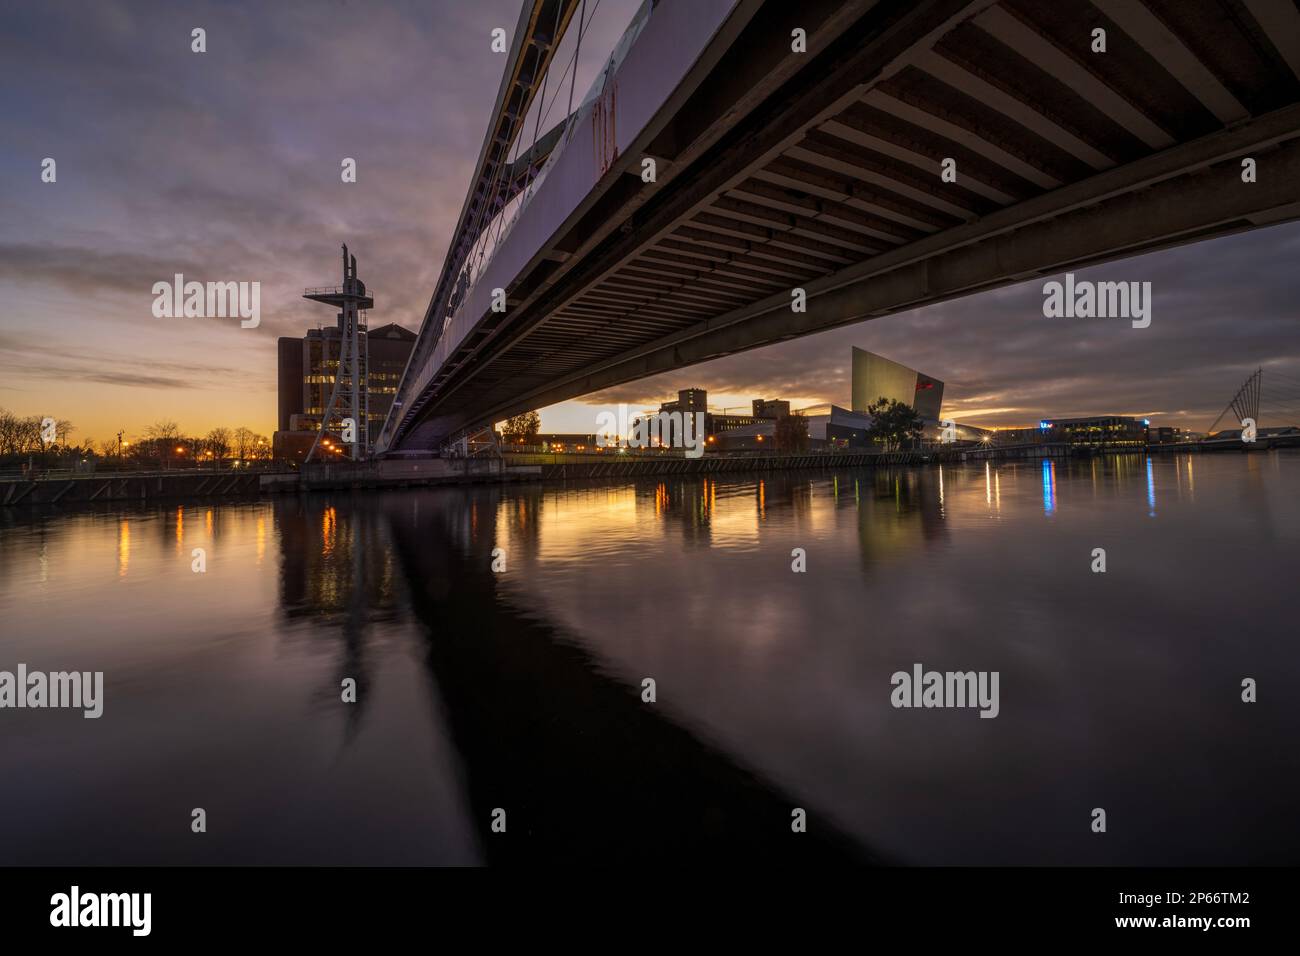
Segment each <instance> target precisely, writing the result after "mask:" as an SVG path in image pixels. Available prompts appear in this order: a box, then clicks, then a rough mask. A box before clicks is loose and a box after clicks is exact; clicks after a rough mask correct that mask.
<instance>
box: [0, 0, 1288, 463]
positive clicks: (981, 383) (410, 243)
mask: <svg viewBox="0 0 1300 956" xmlns="http://www.w3.org/2000/svg"><path fill="white" fill-rule="evenodd" d="M638 5H639V4H638V3H634V2H631V0H602V2H601V3H600V5H599V7H598V8H597V10H596V12H595V14H594V16H593V18H592V25H591V28H590V32H589V33H588V34H587V36H586V38H585V39H584V40H583V47H582V56H581V58H580V69H579V74H578V76H579V79H578V87H579V92H578V97H577V98H578V99H580V98H581V94H582V91H583V90H585V88H586V86H587V85H588V84H589V83H590V81H591V79H592V77H593V76H594V75H595V73H596V72H597V71H598V69H599V68H600V67H601V66H602V65H603V63H604V60H605V57H606V55H607V54H608V52H609V51H610V49H611V48H612V46H613V44H614V41H615V40H616V38H617V37H618V36H619V34H621V32H622V30H623V28H624V26H625V25H626V24H627V22H628V21H629V19H630V18H631V16H632V13H633V11H634V10H635V9H636V7H637V6H638ZM589 6H590V4H589ZM518 10H519V4H518V0H476V2H473V3H467V2H455V0H443V2H432V0H423V2H414V0H412V2H400V0H394V2H389V3H383V2H376V3H367V4H365V5H361V4H357V3H348V2H340V0H332V2H331V0H317V2H310V3H308V2H293V0H279V2H275V3H261V2H258V3H238V2H223V3H212V4H209V5H206V6H205V5H202V4H198V5H195V4H191V5H189V6H188V7H186V8H185V9H178V8H177V7H176V6H175V5H173V4H170V3H165V2H157V3H153V2H136V0H132V2H127V0H120V2H114V0H102V2H96V3H82V2H62V0H47V2H43V3H40V4H27V5H21V6H18V5H14V6H13V7H12V8H11V9H10V10H9V12H8V13H7V14H6V17H7V22H6V27H5V31H4V33H3V35H2V36H0V61H2V62H3V63H4V64H5V68H4V70H3V72H2V74H0V108H2V109H3V115H4V117H5V122H4V148H3V150H0V283H2V284H3V288H4V290H5V305H4V309H3V314H2V315H0V407H4V408H7V409H10V410H11V411H14V412H17V413H20V414H23V415H42V416H44V415H50V416H53V417H56V418H60V419H68V420H70V421H72V422H73V423H74V425H75V426H76V431H75V432H74V435H73V437H74V438H76V439H83V440H84V439H86V438H94V439H105V438H107V437H109V435H110V434H114V433H116V431H117V430H118V429H119V428H122V429H125V430H126V432H127V434H128V435H136V434H139V433H140V432H142V431H143V430H144V428H145V427H146V426H148V425H149V424H150V423H152V422H154V421H157V420H159V419H164V418H166V419H172V420H175V421H177V422H178V423H179V424H180V425H181V427H182V429H183V430H184V431H186V432H188V433H203V432H206V431H207V430H208V429H210V428H212V427H214V426H217V425H227V426H232V427H233V426H238V425H247V426H248V427H250V428H253V429H255V430H256V431H258V432H261V433H264V434H269V433H270V432H271V431H272V430H274V428H275V409H276V405H275V388H276V371H275V367H276V345H275V341H276V338H277V337H279V336H281V335H301V334H302V333H303V332H304V331H305V330H306V329H308V328H314V327H316V326H317V325H318V324H323V323H327V322H331V321H333V314H332V312H331V310H330V309H328V308H326V307H324V306H320V305H315V304H313V303H309V302H306V301H304V300H303V299H302V298H301V294H302V291H303V288H304V287H307V286H314V285H326V284H330V283H333V282H334V281H335V280H336V278H337V272H338V252H339V245H340V244H341V243H343V242H346V243H348V245H349V247H350V248H351V250H352V251H353V252H354V253H355V254H356V256H357V258H358V260H359V263H360V274H361V277H362V279H364V280H365V281H366V283H367V284H368V285H369V286H370V287H371V288H372V289H373V290H374V291H375V300H376V308H375V309H374V310H373V311H372V312H371V314H370V321H371V324H372V325H380V324H385V323H388V322H397V323H399V324H401V325H405V326H407V327H408V328H412V329H415V328H418V326H419V322H420V319H421V318H422V316H423V313H424V309H425V307H426V305H427V303H428V300H429V296H430V294H431V292H432V290H433V286H434V284H435V282H436V280H437V276H438V273H439V269H440V266H441V262H442V256H443V253H444V250H445V245H446V242H447V240H448V238H449V235H450V233H451V230H452V228H453V227H454V225H455V218H456V216H457V214H458V213H459V211H460V207H461V201H462V199H463V197H464V193H465V189H466V187H467V184H468V181H469V177H470V175H471V172H472V166H473V163H474V161H475V159H476V158H477V155H478V150H479V146H480V143H481V141H482V137H483V134H484V129H485V126H486V123H487V119H488V114H489V112H490V110H491V107H492V103H493V99H494V97H495V94H496V90H497V86H498V83H499V80H500V75H501V70H502V68H503V66H504V61H505V58H504V57H503V56H501V55H499V54H493V53H492V52H491V51H490V49H489V42H490V33H491V30H492V29H493V28H494V27H505V28H506V29H512V28H513V26H514V24H515V20H516V17H517V15H518ZM194 27H203V28H204V29H205V30H206V31H207V52H206V53H204V54H195V53H192V52H191V50H190V31H191V30H192V29H193V28H194ZM566 57H567V53H565V52H564V50H562V51H561V56H560V59H561V60H563V59H564V58H566ZM558 117H559V111H557V114H556V118H557V119H558ZM345 156H349V157H354V158H355V159H356V160H357V164H358V181H357V182H356V183H355V184H343V183H342V182H341V181H340V176H339V170H340V166H339V164H340V161H341V159H342V158H343V157H345ZM45 157H52V158H54V159H55V160H56V162H57V174H58V179H57V182H56V183H53V184H47V183H42V182H41V177H40V173H41V162H42V160H43V159H44V158H45ZM1298 262H1300V224H1290V225H1284V226H1278V227H1273V228H1269V229H1263V230H1259V231H1256V232H1253V233H1249V234H1246V235H1242V236H1237V237H1230V238H1226V239H1221V240H1216V241H1213V242H1208V243H1201V244H1198V245H1195V246H1190V247H1185V248H1180V249H1175V250H1171V251H1168V252H1164V253H1159V254H1154V255H1149V256H1144V257H1140V258H1136V259H1131V260H1127V261H1125V262H1122V263H1117V264H1113V265H1106V266H1100V267H1096V268H1093V269H1090V270H1085V271H1083V272H1081V273H1080V276H1081V277H1086V278H1094V279H1107V280H1139V281H1150V282H1151V283H1152V284H1153V290H1154V307H1153V319H1152V323H1151V326H1150V328H1147V329H1134V328H1132V327H1130V325H1129V323H1128V322H1127V321H1124V320H1115V319H1092V320H1086V319H1046V318H1044V317H1043V315H1042V301H1043V294H1042V282H1041V281H1036V282H1031V283H1026V284H1023V285H1020V286H1017V287H1013V288H1009V289H1006V290H1002V291H999V292H994V293H986V294H982V295H978V296H975V297H971V298H966V299H962V300H958V301H954V302H950V303H944V304H940V305H935V306H932V307H929V308H926V309H921V310H917V311H913V312H909V313H903V314H899V315H895V316H892V317H888V318H882V319H876V320H873V321H871V322H866V323H861V324H858V325H855V326H852V327H849V328H845V329H841V330H838V331H835V332H830V333H825V334H823V335H819V336H812V337H809V338H805V339H801V340H797V341H792V342H787V343H783V344H781V345H778V346H773V347H770V348H767V349H762V350H757V351H753V352H749V353H744V354H740V355H734V356H730V357H728V358H726V359H722V360H719V361H716V362H712V363H709V364H707V365H701V366H696V367H694V368H690V369H686V370H683V371H680V372H678V373H674V374H671V375H665V376H659V377H656V378H654V379H647V380H644V381H641V382H637V383H632V384H629V385H627V386H624V387H621V388H618V389H614V390H610V391H607V392H604V393H601V394H600V395H598V396H593V397H591V400H592V401H600V402H619V401H626V402H628V403H630V404H632V405H633V406H635V407H637V408H644V407H651V406H653V405H654V404H656V403H657V402H659V401H661V400H663V399H664V398H667V397H670V396H671V395H672V394H673V393H674V392H675V391H676V389H678V388H683V387H687V386H698V387H702V388H707V389H708V390H709V396H710V403H711V404H712V405H713V406H715V407H717V408H722V407H724V406H737V405H747V404H748V402H749V400H750V399H751V398H754V397H767V398H778V397H779V398H788V399H790V400H791V401H792V403H793V404H794V406H795V407H800V406H803V405H811V404H816V403H823V402H836V403H839V404H847V403H848V400H849V354H850V347H851V346H854V345H856V346H859V347H861V348H867V349H871V350H873V351H877V352H881V353H883V354H885V355H887V356H889V357H890V358H893V359H895V360H897V361H900V362H904V363H906V364H909V365H912V366H915V367H917V368H919V369H921V370H922V371H924V372H926V373H928V374H930V375H933V376H936V377H938V378H940V379H943V380H944V381H945V382H946V383H947V388H946V391H945V402H946V404H945V411H946V413H947V414H948V415H950V416H951V417H954V418H956V419H957V420H959V421H967V422H970V423H973V424H982V425H1001V426H1010V425H1024V424H1029V423H1032V422H1035V421H1037V420H1038V419H1039V418H1040V417H1042V416H1045V415H1046V416H1067V415H1079V414H1091V413H1117V414H1134V415H1143V416H1147V417H1150V418H1151V419H1152V420H1153V421H1158V422H1159V423H1168V424H1177V425H1185V426H1189V427H1200V428H1204V427H1205V426H1207V425H1208V424H1209V423H1210V420H1212V419H1213V418H1214V417H1215V416H1216V415H1217V414H1218V412H1219V411H1220V410H1221V409H1222V408H1223V406H1224V405H1225V404H1226V403H1227V401H1228V399H1229V398H1230V397H1231V395H1232V393H1233V392H1234V391H1235V390H1236V388H1237V387H1238V385H1240V383H1241V381H1242V380H1243V379H1245V378H1246V376H1247V375H1248V374H1249V373H1250V372H1252V371H1253V370H1254V369H1255V368H1256V367H1257V366H1260V365H1264V366H1265V367H1266V369H1277V370H1279V371H1281V372H1283V373H1285V374H1286V375H1288V376H1290V377H1292V378H1297V379H1300V323H1298V321H1297V320H1298V318H1300V316H1298V314H1297V313H1298V312H1300V304H1298V303H1300V294H1298V293H1300V275H1298V274H1297V272H1298V270H1297V263H1298ZM175 273H183V274H184V276H185V277H186V279H193V280H198V281H218V280H220V281H257V282H260V283H261V310H262V320H261V325H260V326H259V327H258V328H256V329H241V328H240V326H239V322H238V320H237V319H184V318H161V319H160V318H155V317H154V316H153V314H152V312H151V306H152V304H153V298H154V297H153V295H152V292H151V289H152V286H153V284H154V283H155V282H158V281H168V282H169V281H171V278H172V276H173V275H174V274H175ZM1266 389H1267V386H1266ZM1265 398H1266V407H1267V391H1266V396H1265ZM598 410H599V409H597V408H596V407H594V406H593V405H592V404H589V403H582V402H568V403H564V404H563V405H560V406H555V407H553V408H550V409H546V410H544V412H543V426H544V428H546V429H548V430H557V431H592V430H594V428H595V424H596V413H597V411H598ZM1278 423H1279V422H1276V421H1274V422H1269V421H1264V422H1262V424H1278Z"/></svg>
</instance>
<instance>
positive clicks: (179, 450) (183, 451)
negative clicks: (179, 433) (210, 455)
mask: <svg viewBox="0 0 1300 956" xmlns="http://www.w3.org/2000/svg"><path fill="white" fill-rule="evenodd" d="M176 454H178V455H183V454H185V449H184V448H182V447H181V446H180V445H177V446H176Z"/></svg>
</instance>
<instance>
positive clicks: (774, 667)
mask: <svg viewBox="0 0 1300 956" xmlns="http://www.w3.org/2000/svg"><path fill="white" fill-rule="evenodd" d="M1298 489H1300V456H1297V455H1295V454H1291V453H1287V452H1273V453H1263V454H1250V455H1235V454H1234V455H1219V456H1214V455H1205V456H1201V457H1193V456H1177V457H1169V458H1153V459H1149V460H1144V459H1143V458H1142V457H1141V456H1129V457H1120V458H1110V459H1092V460H1081V461H1061V462H1042V463H1037V462H1027V463H1006V462H1002V463H997V462H982V463H979V464H969V465H959V466H953V465H949V466H945V467H944V468H942V469H939V468H932V469H889V470H880V471H872V470H856V471H849V470H844V471H828V472H825V473H818V474H806V473H785V474H782V473H772V474H766V475H763V476H761V477H757V476H755V477H735V478H724V479H714V478H692V479H688V480H663V481H659V480H647V481H636V482H616V483H587V484H579V485H571V486H558V485H548V486H540V485H538V486H512V487H509V488H504V489H498V488H467V489H443V490H425V491H404V492H401V493H393V494H383V495H379V494H375V495H360V496H356V497H352V496H347V495H340V496H319V497H304V498H301V499H297V498H290V499H277V500H270V501H264V502H257V503H252V504H223V505H212V504H208V503H205V504H202V505H200V506H190V505H186V506H182V507H175V506H171V507H167V508H165V509H159V510H136V509H127V508H115V507H110V506H104V507H101V508H99V509H97V510H80V511H77V510H63V511H59V512H52V511H46V512H41V513H20V512H10V511H6V512H4V513H2V514H0V522H3V524H0V529H3V530H0V571H3V576H2V577H0V613H2V614H3V617H4V620H5V621H6V626H5V628H4V630H3V634H2V635H0V669H8V670H12V669H14V668H15V667H16V665H17V664H18V663H19V662H24V663H26V664H28V666H29V667H30V668H33V669H43V670H60V669H71V668H75V669H79V670H103V671H104V672H105V685H106V698H107V700H106V704H105V716H104V717H103V718H101V719H100V720H98V721H90V720H83V719H81V717H80V714H79V713H71V712H54V711H28V710H23V711H14V710H5V711H0V721H3V731H4V733H3V736H0V774H2V775H3V777H2V778H3V779H4V780H5V781H6V785H5V787H4V788H3V791H2V792H0V811H2V812H0V863H8V862H18V863H37V862H39V863H82V862H96V863H149V862H241V863H371V864H374V863H473V862H482V861H487V862H512V861H516V860H521V859H522V860H527V859H563V860H571V861H584V860H591V859H596V860H602V859H614V860H622V859H628V860H631V859H634V858H644V857H645V855H646V854H650V855H651V856H655V855H659V856H663V857H664V858H665V859H671V860H677V861H680V860H681V859H684V858H690V857H691V856H702V857H714V858H731V859H734V858H736V857H744V856H747V855H752V856H754V857H756V858H764V859H771V858H772V857H773V856H774V855H775V856H776V857H777V858H780V857H782V856H802V857H809V858H828V857H829V858H844V857H847V858H850V859H856V860H863V861H869V860H882V861H894V862H908V863H936V862H942V863H978V862H991V863H1005V862H1047V863H1111V862H1114V863H1150V864H1178V863H1241V862H1294V861H1295V859H1296V857H1297V850H1298V849H1300V838H1298V837H1297V836H1296V831H1295V828H1294V826H1293V825H1292V823H1291V819H1292V812H1293V807H1294V804H1295V802H1296V799H1297V797H1300V772H1298V771H1300V767H1298V766H1297V758H1296V756H1295V748H1294V746H1293V744H1292V741H1293V740H1294V731H1295V729H1296V721H1295V719H1294V716H1293V715H1294V709H1293V707H1292V705H1291V696H1290V695H1289V694H1288V693H1287V692H1286V691H1285V688H1287V687H1293V686H1294V684H1295V680H1296V677H1297V676H1298V674H1297V671H1300V667H1298V666H1297V660H1298V658H1297V654H1296V653H1295V650H1294V642H1293V638H1292V636H1291V635H1292V634H1293V633H1294V625H1293V623H1292V621H1293V597H1292V595H1293V592H1294V589H1293V587H1292V586H1291V583H1290V582H1291V580H1292V578H1293V576H1294V569H1295V567H1296V566H1297V562H1296V559H1297V557H1298V556H1300V540H1298V538H1300V532H1298V531H1297V529H1298V528H1300V524H1298V523H1297V521H1296V518H1297V505H1296V501H1297V495H1296V492H1297V490H1298ZM1157 502H1158V503H1159V507H1158V508H1157ZM199 547H202V548H204V549H205V550H206V551H207V568H208V570H207V572H206V573H205V574H195V573H193V572H192V571H191V553H192V549H194V548H199ZM1099 547H1100V548H1104V549H1105V550H1106V552H1107V572H1106V573H1105V574H1094V573H1092V571H1091V570H1090V566H1091V563H1092V552H1093V550H1094V549H1095V548H1099ZM796 548H801V549H803V550H804V552H805V553H806V556H807V572H806V573H803V574H796V573H792V571H791V566H792V560H793V558H792V553H793V552H794V549H796ZM494 549H502V551H503V553H504V559H505V561H506V571H505V572H504V573H501V574H494V573H493V572H492V571H491V565H492V562H493V560H494V557H493V551H494ZM916 662H920V663H922V664H923V665H925V667H927V668H934V669H939V670H997V671H999V672H1000V673H1001V683H1000V687H1001V714H1000V716H999V717H998V718H997V719H995V720H981V719H978V717H977V716H976V713H975V711H973V710H965V711H962V710H895V709H893V708H892V707H890V706H889V691H890V689H891V688H890V683H889V678H890V675H891V674H892V673H893V672H894V671H896V670H909V669H910V668H911V666H912V664H913V663H916ZM1246 676H1251V677H1255V678H1256V679H1257V680H1259V682H1260V700H1259V703H1257V704H1253V705H1247V704H1243V703H1242V702H1241V701H1240V697H1239V686H1240V681H1241V679H1242V678H1243V677H1246ZM348 677H351V678H353V679H355V680H356V681H357V685H358V689H359V699H358V703H356V704H355V705H349V704H343V703H341V702H340V700H339V688H340V683H341V681H342V680H343V679H344V678H348ZM647 677H651V678H653V679H654V680H655V682H656V687H657V695H658V699H657V701H656V702H655V703H654V704H648V703H643V702H642V700H641V687H642V681H643V679H645V678H647ZM197 806H202V807H204V808H205V809H207V811H208V818H209V833H208V834H205V835H204V837H203V838H202V839H200V838H197V837H192V835H191V834H190V833H189V832H188V821H189V812H190V810H191V808H193V807H197ZM498 806H500V807H505V808H507V810H508V812H509V813H510V814H511V817H510V819H511V825H510V828H511V833H512V837H511V840H510V841H509V842H508V843H507V842H506V841H503V840H499V839H495V838H494V837H493V835H492V834H490V833H489V832H488V829H487V825H488V822H489V817H490V812H491V810H492V809H493V808H495V807H498ZM796 806H798V807H804V808H806V809H807V810H808V811H809V818H810V827H809V833H808V834H806V835H804V836H803V837H798V838H793V837H792V835H791V834H790V832H789V811H790V809H791V808H793V807H796ZM1097 806H1102V807H1105V808H1106V809H1107V813H1108V816H1109V819H1110V824H1111V825H1110V832H1108V833H1107V834H1106V835H1105V836H1104V837H1098V836H1097V835H1094V834H1092V833H1091V832H1090V830H1089V826H1088V824H1089V823H1090V819H1091V818H1090V811H1091V809H1092V808H1093V807H1097ZM792 839H793V840H797V841H798V842H792ZM638 854H639V855H640V856H639V857H638Z"/></svg>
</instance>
